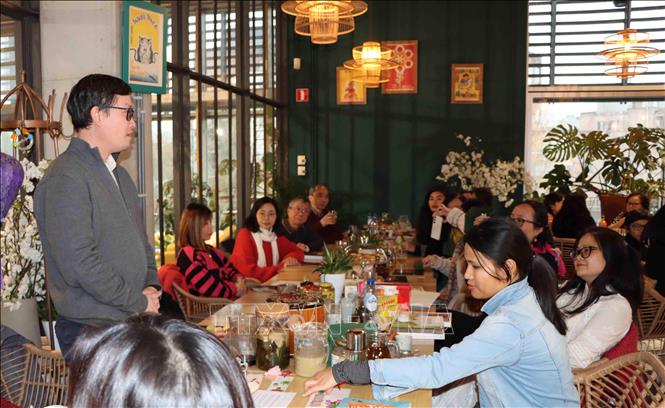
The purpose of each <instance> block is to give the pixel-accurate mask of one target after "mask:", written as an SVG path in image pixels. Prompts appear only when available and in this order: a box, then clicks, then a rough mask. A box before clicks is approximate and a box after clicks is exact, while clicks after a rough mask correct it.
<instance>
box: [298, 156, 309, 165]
mask: <svg viewBox="0 0 665 408" xmlns="http://www.w3.org/2000/svg"><path fill="white" fill-rule="evenodd" d="M296 164H297V165H298V166H304V165H305V164H307V157H306V156H305V155H304V154H299V155H298V156H297V158H296Z"/></svg>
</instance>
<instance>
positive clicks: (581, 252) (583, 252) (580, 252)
mask: <svg viewBox="0 0 665 408" xmlns="http://www.w3.org/2000/svg"><path fill="white" fill-rule="evenodd" d="M597 249H598V247H595V246H586V247H582V248H577V249H573V250H572V251H571V252H570V257H571V258H573V259H575V258H577V256H581V257H582V259H587V258H588V257H590V256H591V252H593V251H595V250H597Z"/></svg>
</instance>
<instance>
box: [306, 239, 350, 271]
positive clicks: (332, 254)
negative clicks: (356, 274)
mask: <svg viewBox="0 0 665 408" xmlns="http://www.w3.org/2000/svg"><path fill="white" fill-rule="evenodd" d="M352 267H353V257H352V256H351V255H350V254H347V253H346V252H345V251H344V250H343V249H342V248H339V247H337V246H334V247H332V249H329V248H328V246H327V245H323V262H322V263H321V264H320V265H319V266H318V267H317V268H316V269H315V271H316V272H321V274H322V275H325V274H329V273H330V274H333V273H346V271H348V270H349V269H351V268H352Z"/></svg>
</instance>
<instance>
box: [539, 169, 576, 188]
mask: <svg viewBox="0 0 665 408" xmlns="http://www.w3.org/2000/svg"><path fill="white" fill-rule="evenodd" d="M572 185H573V180H571V179H570V173H569V172H568V169H566V166H564V165H563V164H556V165H554V168H553V169H552V170H550V171H549V173H547V174H545V175H544V176H543V182H542V183H540V187H541V188H548V189H549V190H550V191H560V192H562V193H565V194H568V193H570V187H571V186H572Z"/></svg>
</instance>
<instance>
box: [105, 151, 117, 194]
mask: <svg viewBox="0 0 665 408" xmlns="http://www.w3.org/2000/svg"><path fill="white" fill-rule="evenodd" d="M104 165H106V168H107V169H109V173H111V178H112V179H113V181H115V185H116V186H118V187H120V186H119V185H118V180H117V179H116V178H115V174H113V170H115V167H116V166H117V165H118V163H116V161H115V159H114V158H113V155H112V154H109V155H108V157H107V158H106V160H104Z"/></svg>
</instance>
